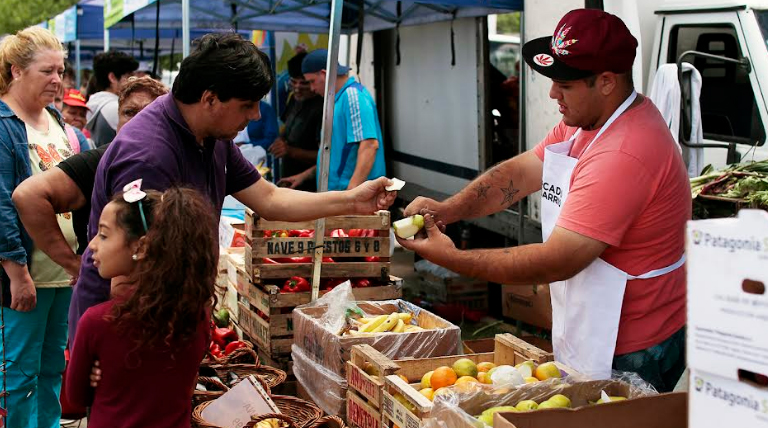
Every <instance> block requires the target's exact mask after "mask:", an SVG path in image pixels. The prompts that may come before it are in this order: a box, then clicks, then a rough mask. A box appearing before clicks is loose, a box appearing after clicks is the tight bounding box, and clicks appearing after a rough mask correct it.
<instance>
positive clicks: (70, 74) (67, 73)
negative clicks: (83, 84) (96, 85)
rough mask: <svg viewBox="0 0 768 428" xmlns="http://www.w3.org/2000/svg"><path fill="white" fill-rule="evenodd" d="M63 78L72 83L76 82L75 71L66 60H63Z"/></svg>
mask: <svg viewBox="0 0 768 428" xmlns="http://www.w3.org/2000/svg"><path fill="white" fill-rule="evenodd" d="M63 77H64V78H67V79H72V81H73V82H74V81H75V80H77V76H75V69H74V68H72V63H71V62H69V60H66V59H65V60H64V76H63ZM76 89H78V90H79V89H80V88H76Z"/></svg>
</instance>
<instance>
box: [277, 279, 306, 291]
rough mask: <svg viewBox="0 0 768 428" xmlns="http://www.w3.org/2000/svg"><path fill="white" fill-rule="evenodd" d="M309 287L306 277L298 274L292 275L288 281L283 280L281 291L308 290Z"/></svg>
mask: <svg viewBox="0 0 768 428" xmlns="http://www.w3.org/2000/svg"><path fill="white" fill-rule="evenodd" d="M310 288H311V286H310V284H309V282H308V281H307V280H306V279H304V278H302V277H300V276H294V277H291V279H289V280H288V281H285V284H284V285H283V288H282V291H283V292H285V293H299V292H302V291H309V290H310Z"/></svg>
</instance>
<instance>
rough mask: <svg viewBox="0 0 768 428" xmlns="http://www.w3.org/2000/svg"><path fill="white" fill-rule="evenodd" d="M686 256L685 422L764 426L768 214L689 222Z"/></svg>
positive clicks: (767, 406)
mask: <svg viewBox="0 0 768 428" xmlns="http://www.w3.org/2000/svg"><path fill="white" fill-rule="evenodd" d="M687 254H688V266H687V272H688V331H687V337H688V338H687V340H688V343H687V353H688V366H689V367H690V371H691V379H690V388H689V393H690V408H689V411H690V425H689V426H690V427H695V428H700V427H715V426H718V427H719V426H738V427H768V387H766V379H768V378H767V377H766V375H768V333H767V332H768V294H766V293H765V286H766V284H768V213H766V212H765V211H760V210H741V211H740V212H739V215H738V217H737V218H729V219H716V220H701V221H691V222H689V223H688V228H687ZM755 381H756V383H753V382H755Z"/></svg>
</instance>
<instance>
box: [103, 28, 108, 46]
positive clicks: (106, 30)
mask: <svg viewBox="0 0 768 428" xmlns="http://www.w3.org/2000/svg"><path fill="white" fill-rule="evenodd" d="M104 52H109V28H105V29H104Z"/></svg>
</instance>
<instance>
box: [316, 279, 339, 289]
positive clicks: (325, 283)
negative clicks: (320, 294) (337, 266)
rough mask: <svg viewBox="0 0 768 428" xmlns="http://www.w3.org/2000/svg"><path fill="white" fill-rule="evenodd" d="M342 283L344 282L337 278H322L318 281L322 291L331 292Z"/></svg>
mask: <svg viewBox="0 0 768 428" xmlns="http://www.w3.org/2000/svg"><path fill="white" fill-rule="evenodd" d="M342 282H344V280H343V279H339V278H323V279H322V280H320V288H322V289H323V291H331V290H333V289H334V288H335V287H336V286H337V285H339V284H341V283H342Z"/></svg>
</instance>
